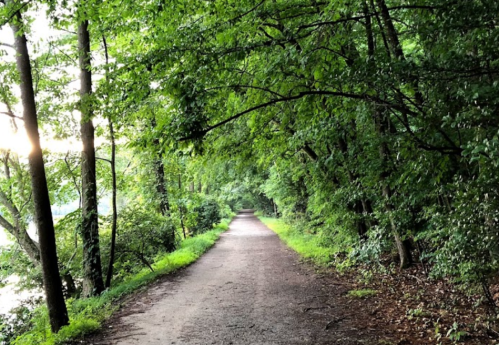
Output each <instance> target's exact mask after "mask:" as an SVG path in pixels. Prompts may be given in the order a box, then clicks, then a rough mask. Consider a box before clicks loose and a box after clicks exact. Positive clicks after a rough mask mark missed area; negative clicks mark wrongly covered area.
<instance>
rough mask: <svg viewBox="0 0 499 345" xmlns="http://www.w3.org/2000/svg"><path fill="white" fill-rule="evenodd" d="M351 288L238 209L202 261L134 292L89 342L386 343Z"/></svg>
mask: <svg viewBox="0 0 499 345" xmlns="http://www.w3.org/2000/svg"><path fill="white" fill-rule="evenodd" d="M347 290H348V289H347V288H346V287H345V286H343V285H342V283H341V282H335V281H333V280H332V278H331V277H327V276H324V275H320V274H316V273H315V272H314V271H313V269H312V268H310V267H307V265H303V264H301V263H300V262H299V259H298V257H297V255H296V254H295V253H294V252H292V251H291V250H290V249H288V248H286V247H285V245H283V244H282V243H281V242H280V240H279V238H278V237H277V236H276V235H275V234H274V233H273V232H272V231H270V230H269V229H268V228H267V227H266V226H265V225H263V223H261V222H260V221H259V220H258V218H256V217H255V216H254V215H253V214H252V213H248V212H246V213H240V214H239V215H238V216H237V217H236V218H235V219H234V221H233V222H232V223H231V226H230V230H229V231H227V232H226V233H224V234H223V235H222V237H221V239H220V240H219V241H218V242H217V244H216V245H215V246H214V247H213V248H212V249H211V250H210V251H209V252H208V253H207V254H205V255H204V256H203V257H202V258H201V259H200V260H199V261H197V262H196V263H195V264H193V265H192V266H190V267H188V268H186V269H185V270H183V271H181V272H180V273H178V274H176V275H174V276H173V277H169V278H166V279H163V280H162V281H160V282H158V283H157V284H155V285H153V286H151V287H150V288H149V289H148V290H146V291H145V292H143V293H141V294H139V295H138V296H136V297H135V299H134V300H132V301H130V302H129V303H128V305H125V306H124V307H123V308H122V310H121V311H120V312H118V313H117V314H116V315H115V316H114V317H113V319H112V320H111V322H110V323H109V324H108V325H107V327H106V329H107V330H106V331H105V332H104V333H102V334H100V335H98V336H97V337H96V338H94V339H92V340H91V342H90V343H91V344H113V345H116V344H120V345H132V344H151V345H152V344H158V345H159V344H161V345H165V344H177V345H179V344H189V345H190V344H202V345H206V344H259V345H260V344H262V345H263V344H286V345H290V344H342V345H346V344H378V343H380V342H379V337H378V333H379V331H375V330H374V329H369V327H368V323H367V322H366V320H367V318H368V315H367V314H364V312H363V311H358V310H355V309H357V308H358V307H355V308H354V309H353V310H352V306H351V305H349V299H348V298H345V297H344V296H345V293H346V291H347ZM354 304H356V303H354ZM359 325H360V326H359ZM381 343H384V342H381ZM384 344H391V342H386V343H384Z"/></svg>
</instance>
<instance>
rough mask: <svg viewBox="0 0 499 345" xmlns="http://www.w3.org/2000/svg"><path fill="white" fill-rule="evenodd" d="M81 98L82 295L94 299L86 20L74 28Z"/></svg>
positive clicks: (98, 279)
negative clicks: (75, 29)
mask: <svg viewBox="0 0 499 345" xmlns="http://www.w3.org/2000/svg"><path fill="white" fill-rule="evenodd" d="M78 49H79V62H80V82H81V88H80V98H81V104H80V107H81V141H82V143H83V151H82V155H81V178H82V226H81V236H82V239H83V266H84V267H83V269H84V277H83V295H84V296H95V295H99V294H100V293H101V292H102V291H103V290H104V282H103V280H102V266H101V258H100V248H99V224H98V212H97V184H96V176H95V175H96V169H95V147H94V125H93V123H92V115H93V112H92V104H91V100H90V96H91V94H92V73H91V71H90V68H91V65H90V34H89V31H88V20H83V21H82V22H81V23H80V24H79V25H78Z"/></svg>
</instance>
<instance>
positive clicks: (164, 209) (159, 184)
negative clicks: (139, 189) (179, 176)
mask: <svg viewBox="0 0 499 345" xmlns="http://www.w3.org/2000/svg"><path fill="white" fill-rule="evenodd" d="M151 125H152V127H153V128H156V119H154V118H153V119H152V121H151ZM153 150H154V152H155V153H156V156H155V157H154V173H155V175H156V191H157V193H158V195H159V198H160V200H159V207H160V211H161V214H162V215H163V216H165V217H166V216H170V203H169V201H168V190H167V188H166V181H165V166H164V164H163V154H162V152H163V149H162V148H161V143H160V141H159V139H158V138H154V140H153ZM167 236H168V238H166V239H165V243H166V245H165V247H166V250H167V251H169V252H172V251H174V250H175V230H174V229H173V231H172V232H171V233H169V234H167Z"/></svg>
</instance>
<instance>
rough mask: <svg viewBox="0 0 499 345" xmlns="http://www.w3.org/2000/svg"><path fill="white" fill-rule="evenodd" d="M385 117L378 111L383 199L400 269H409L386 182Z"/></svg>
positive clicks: (408, 256) (408, 257)
mask: <svg viewBox="0 0 499 345" xmlns="http://www.w3.org/2000/svg"><path fill="white" fill-rule="evenodd" d="M384 116H386V114H382V113H381V112H380V111H376V120H377V124H376V127H377V131H378V133H379V135H380V138H381V140H382V142H381V144H380V146H379V155H380V158H381V161H382V168H381V169H382V171H381V174H380V179H381V183H382V184H383V198H384V199H385V210H386V212H387V214H388V217H389V219H390V225H391V228H392V233H393V237H394V240H395V244H396V246H397V251H398V253H399V257H400V268H401V269H402V268H407V267H409V266H410V265H411V263H412V257H411V252H410V250H409V248H408V246H407V245H406V243H405V242H404V241H403V240H402V237H401V236H400V231H399V229H398V226H397V224H396V223H395V220H394V218H393V208H392V205H391V201H390V199H391V196H392V190H391V188H390V186H389V185H388V182H387V181H386V180H387V177H388V176H389V175H390V174H389V169H388V168H387V166H386V165H387V163H388V155H389V150H388V145H387V143H386V141H385V135H386V132H387V130H388V125H387V120H386V119H385V118H384Z"/></svg>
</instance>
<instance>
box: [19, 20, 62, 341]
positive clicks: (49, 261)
mask: <svg viewBox="0 0 499 345" xmlns="http://www.w3.org/2000/svg"><path fill="white" fill-rule="evenodd" d="M15 19H16V24H12V25H11V27H12V30H13V32H14V36H15V50H16V64H17V70H18V71H19V76H20V80H21V99H22V104H23V119H24V126H25V128H26V133H27V134H28V137H29V140H30V143H31V146H32V149H31V152H30V154H29V157H28V162H29V172H30V175H31V187H32V192H33V203H34V210H35V222H36V225H37V228H38V239H39V240H38V242H39V245H40V258H41V263H42V275H43V287H44V290H45V297H46V301H47V308H48V313H49V319H50V327H51V329H52V331H53V332H58V331H59V330H60V329H61V327H63V326H65V325H67V324H69V318H68V312H67V309H66V304H65V302H64V295H63V290H62V282H61V276H60V274H59V265H58V258H57V249H56V243H55V231H54V221H53V219H52V210H51V207H50V197H49V191H48V187H47V177H46V175H45V165H44V162H43V153H42V148H41V146H40V134H39V131H38V115H37V111H36V102H35V93H34V90H33V76H32V74H31V62H30V58H29V53H28V45H27V42H26V35H25V34H24V29H23V28H21V27H20V25H22V24H21V23H22V17H21V13H20V11H18V12H17V14H16V15H15Z"/></svg>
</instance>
